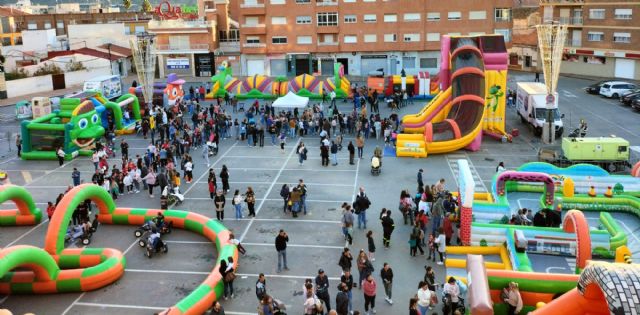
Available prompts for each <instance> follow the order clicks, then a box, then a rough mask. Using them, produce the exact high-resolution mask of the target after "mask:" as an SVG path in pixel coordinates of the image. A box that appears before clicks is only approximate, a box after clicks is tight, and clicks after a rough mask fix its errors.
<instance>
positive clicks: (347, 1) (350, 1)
mask: <svg viewBox="0 0 640 315" xmlns="http://www.w3.org/2000/svg"><path fill="white" fill-rule="evenodd" d="M342 2H344V3H353V2H356V0H342Z"/></svg>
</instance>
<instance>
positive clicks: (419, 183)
mask: <svg viewBox="0 0 640 315" xmlns="http://www.w3.org/2000/svg"><path fill="white" fill-rule="evenodd" d="M423 172H424V171H423V170H422V169H419V170H418V188H419V187H424V182H423V181H422V173H423Z"/></svg>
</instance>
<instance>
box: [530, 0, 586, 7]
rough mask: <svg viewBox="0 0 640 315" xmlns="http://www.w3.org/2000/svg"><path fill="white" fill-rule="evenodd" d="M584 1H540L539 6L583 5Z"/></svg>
mask: <svg viewBox="0 0 640 315" xmlns="http://www.w3.org/2000/svg"><path fill="white" fill-rule="evenodd" d="M583 4H584V0H540V5H580V6H581V5H583Z"/></svg>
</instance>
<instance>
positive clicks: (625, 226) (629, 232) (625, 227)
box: [616, 220, 640, 243]
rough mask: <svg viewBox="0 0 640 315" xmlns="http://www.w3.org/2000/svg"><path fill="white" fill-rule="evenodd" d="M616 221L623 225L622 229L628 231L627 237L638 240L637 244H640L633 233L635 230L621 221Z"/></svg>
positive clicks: (638, 240) (639, 240)
mask: <svg viewBox="0 0 640 315" xmlns="http://www.w3.org/2000/svg"><path fill="white" fill-rule="evenodd" d="M616 221H618V223H620V224H622V227H624V229H625V230H627V235H631V236H633V238H635V239H636V242H638V243H640V239H639V238H638V237H637V236H636V235H635V234H634V233H633V230H631V229H630V228H629V227H628V226H627V225H626V224H625V223H624V222H622V221H620V220H616Z"/></svg>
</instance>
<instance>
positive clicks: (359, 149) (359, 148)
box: [356, 134, 364, 159]
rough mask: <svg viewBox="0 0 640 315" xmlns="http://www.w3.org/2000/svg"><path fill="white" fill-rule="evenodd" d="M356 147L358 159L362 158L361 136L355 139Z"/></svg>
mask: <svg viewBox="0 0 640 315" xmlns="http://www.w3.org/2000/svg"><path fill="white" fill-rule="evenodd" d="M356 147H358V158H359V159H361V158H362V151H363V150H364V138H363V137H362V134H360V135H358V137H357V138H356Z"/></svg>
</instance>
